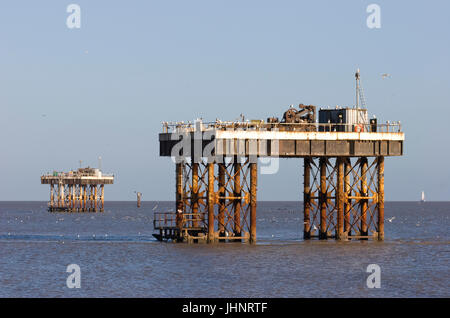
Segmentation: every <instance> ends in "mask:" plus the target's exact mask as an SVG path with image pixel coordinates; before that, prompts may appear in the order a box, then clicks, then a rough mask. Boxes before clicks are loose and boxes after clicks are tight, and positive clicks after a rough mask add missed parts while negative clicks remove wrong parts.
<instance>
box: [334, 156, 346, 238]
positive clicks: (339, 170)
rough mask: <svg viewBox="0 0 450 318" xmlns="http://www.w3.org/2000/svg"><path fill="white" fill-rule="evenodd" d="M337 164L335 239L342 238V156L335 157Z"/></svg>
mask: <svg viewBox="0 0 450 318" xmlns="http://www.w3.org/2000/svg"><path fill="white" fill-rule="evenodd" d="M336 165H337V186H336V201H337V202H336V206H337V218H336V219H337V224H336V239H337V240H342V239H344V160H343V158H342V157H338V158H336Z"/></svg>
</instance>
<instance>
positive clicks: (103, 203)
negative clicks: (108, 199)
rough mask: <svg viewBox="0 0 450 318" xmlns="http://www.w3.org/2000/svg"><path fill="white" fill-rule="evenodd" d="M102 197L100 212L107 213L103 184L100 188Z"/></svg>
mask: <svg viewBox="0 0 450 318" xmlns="http://www.w3.org/2000/svg"><path fill="white" fill-rule="evenodd" d="M100 197H101V198H100V199H101V202H102V207H101V209H100V212H103V211H105V185H104V184H102V185H101V186H100Z"/></svg>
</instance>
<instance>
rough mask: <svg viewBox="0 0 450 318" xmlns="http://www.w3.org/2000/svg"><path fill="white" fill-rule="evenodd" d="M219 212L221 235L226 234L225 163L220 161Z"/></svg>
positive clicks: (218, 219)
mask: <svg viewBox="0 0 450 318" xmlns="http://www.w3.org/2000/svg"><path fill="white" fill-rule="evenodd" d="M218 166H219V168H218V169H219V191H218V192H219V213H218V215H217V221H218V225H219V237H224V236H225V199H224V198H225V170H226V168H225V165H224V164H223V163H219V164H218Z"/></svg>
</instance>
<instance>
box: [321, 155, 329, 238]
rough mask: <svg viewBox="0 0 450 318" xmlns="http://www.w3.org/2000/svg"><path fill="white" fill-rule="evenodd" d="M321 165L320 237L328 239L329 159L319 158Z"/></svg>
mask: <svg viewBox="0 0 450 318" xmlns="http://www.w3.org/2000/svg"><path fill="white" fill-rule="evenodd" d="M319 166H320V194H319V206H320V229H319V239H321V240H323V239H327V237H328V235H327V199H328V198H327V195H328V194H327V159H326V158H324V157H321V158H320V160H319Z"/></svg>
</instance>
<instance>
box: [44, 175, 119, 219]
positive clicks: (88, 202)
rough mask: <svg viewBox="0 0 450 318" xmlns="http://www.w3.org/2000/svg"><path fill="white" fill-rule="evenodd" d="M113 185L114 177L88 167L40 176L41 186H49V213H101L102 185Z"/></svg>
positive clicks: (102, 201) (102, 200)
mask: <svg viewBox="0 0 450 318" xmlns="http://www.w3.org/2000/svg"><path fill="white" fill-rule="evenodd" d="M113 183H114V175H110V174H104V173H102V171H101V170H100V169H95V168H90V167H87V168H80V169H78V170H75V171H69V172H58V171H54V172H53V173H52V174H45V175H43V176H41V184H49V185H50V201H49V202H48V210H49V211H50V212H58V211H59V212H103V211H104V206H105V191H104V185H105V184H113Z"/></svg>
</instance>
